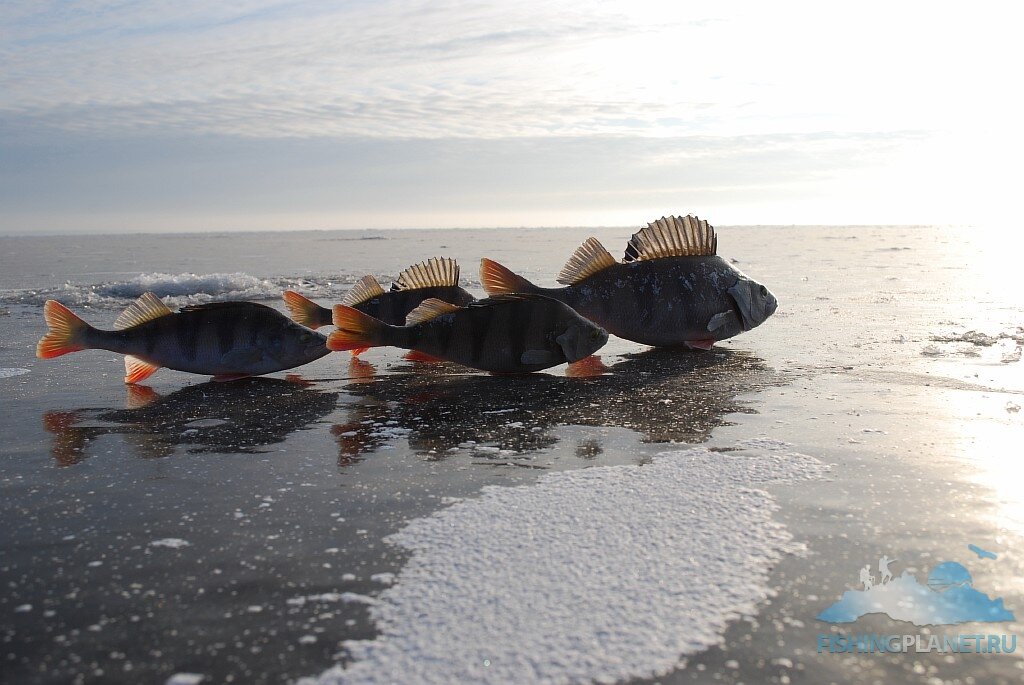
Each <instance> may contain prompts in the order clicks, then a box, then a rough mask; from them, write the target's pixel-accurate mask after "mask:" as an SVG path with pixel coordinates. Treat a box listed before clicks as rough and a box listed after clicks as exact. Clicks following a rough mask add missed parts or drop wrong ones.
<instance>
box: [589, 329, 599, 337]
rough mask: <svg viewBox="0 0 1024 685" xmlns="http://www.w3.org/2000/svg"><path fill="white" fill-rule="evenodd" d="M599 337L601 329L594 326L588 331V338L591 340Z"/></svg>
mask: <svg viewBox="0 0 1024 685" xmlns="http://www.w3.org/2000/svg"><path fill="white" fill-rule="evenodd" d="M600 337H601V331H599V330H597V329H596V328H595V329H594V330H592V331H590V339H591V340H597V339H598V338H600Z"/></svg>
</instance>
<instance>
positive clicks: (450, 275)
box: [391, 257, 459, 290]
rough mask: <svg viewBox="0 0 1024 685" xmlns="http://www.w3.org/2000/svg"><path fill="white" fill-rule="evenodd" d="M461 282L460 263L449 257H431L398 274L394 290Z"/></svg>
mask: <svg viewBox="0 0 1024 685" xmlns="http://www.w3.org/2000/svg"><path fill="white" fill-rule="evenodd" d="M458 284H459V265H458V263H457V262H456V261H455V260H454V259H451V258H449V257H431V258H430V259H428V260H426V261H425V262H420V263H419V264H413V265H412V266H410V267H409V268H408V269H406V270H405V271H403V272H402V273H400V274H398V278H397V279H396V280H395V284H394V285H393V286H392V287H391V289H392V290H417V289H419V288H435V287H439V286H442V287H443V286H456V285H458Z"/></svg>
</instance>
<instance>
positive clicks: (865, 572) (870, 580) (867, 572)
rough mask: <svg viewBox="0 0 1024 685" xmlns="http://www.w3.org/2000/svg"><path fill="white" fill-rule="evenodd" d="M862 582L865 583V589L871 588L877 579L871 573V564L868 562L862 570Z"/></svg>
mask: <svg viewBox="0 0 1024 685" xmlns="http://www.w3.org/2000/svg"><path fill="white" fill-rule="evenodd" d="M860 582H862V583H864V589H865V590H870V589H871V587H872V586H873V585H874V584H875V579H874V577H873V576H872V575H871V564H868V565H867V566H865V567H864V568H862V569H861V570H860Z"/></svg>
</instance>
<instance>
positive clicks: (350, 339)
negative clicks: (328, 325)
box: [327, 304, 387, 352]
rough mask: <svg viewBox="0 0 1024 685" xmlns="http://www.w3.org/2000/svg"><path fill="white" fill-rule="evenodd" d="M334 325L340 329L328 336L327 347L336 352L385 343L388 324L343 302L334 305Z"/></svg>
mask: <svg viewBox="0 0 1024 685" xmlns="http://www.w3.org/2000/svg"><path fill="white" fill-rule="evenodd" d="M334 325H335V326H337V327H338V330H336V331H334V332H333V333H331V334H330V335H329V336H327V348H328V349H331V350H334V351H335V352H341V351H343V350H356V349H359V348H369V347H378V346H380V345H383V344H385V343H384V334H385V332H386V330H387V324H386V323H384V322H383V321H380V320H378V319H375V318H373V317H372V316H370V315H369V314H363V313H362V312H361V311H359V310H358V309H352V307H346V306H345V305H343V304H336V305H334Z"/></svg>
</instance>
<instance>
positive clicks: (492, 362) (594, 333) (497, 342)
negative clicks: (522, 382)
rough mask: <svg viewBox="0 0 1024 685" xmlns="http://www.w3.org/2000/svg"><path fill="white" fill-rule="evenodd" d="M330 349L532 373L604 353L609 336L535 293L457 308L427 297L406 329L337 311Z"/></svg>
mask: <svg viewBox="0 0 1024 685" xmlns="http://www.w3.org/2000/svg"><path fill="white" fill-rule="evenodd" d="M334 325H335V326H337V328H338V330H336V331H334V332H333V333H332V334H331V335H330V337H329V338H328V340H327V345H328V347H330V348H331V349H332V350H346V349H352V348H353V347H362V346H370V347H374V346H379V345H389V346H394V347H401V348H404V349H408V350H414V351H416V352H419V353H422V354H425V355H429V356H431V357H435V358H438V359H443V360H446V361H452V362H456V363H458V364H462V365H464V366H469V367H472V368H475V369H480V370H483V371H491V372H493V373H528V372H532V371H540V370H543V369H547V368H550V367H552V366H557V365H559V364H564V363H567V362H574V361H577V360H579V359H583V358H584V357H587V356H589V355H590V354H592V353H593V352H594V351H596V350H598V349H600V348H601V347H602V346H603V345H604V344H605V342H607V340H608V334H607V332H605V331H604V330H602V329H601V328H600V327H598V326H597V325H595V324H594V323H592V322H590V321H588V320H587V319H585V318H583V317H581V316H580V315H579V314H577V313H576V312H574V311H573V310H572V309H571V308H570V307H568V306H566V305H565V304H563V303H561V302H558V301H557V300H553V299H551V298H548V297H542V296H538V295H508V296H500V297H493V298H488V299H486V300H479V301H476V302H473V303H470V304H469V305H466V306H463V307H459V306H457V305H453V304H450V303H447V302H443V301H441V300H436V299H433V300H426V301H425V302H423V303H422V304H421V305H420V306H419V307H417V308H416V309H415V310H413V311H412V312H410V314H409V317H408V320H407V323H406V325H405V326H393V325H390V324H386V323H384V322H382V321H379V320H376V319H373V318H372V317H370V316H367V315H366V314H363V313H362V312H359V311H357V310H355V309H353V308H351V307H347V306H345V305H338V306H336V307H335V308H334Z"/></svg>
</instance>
